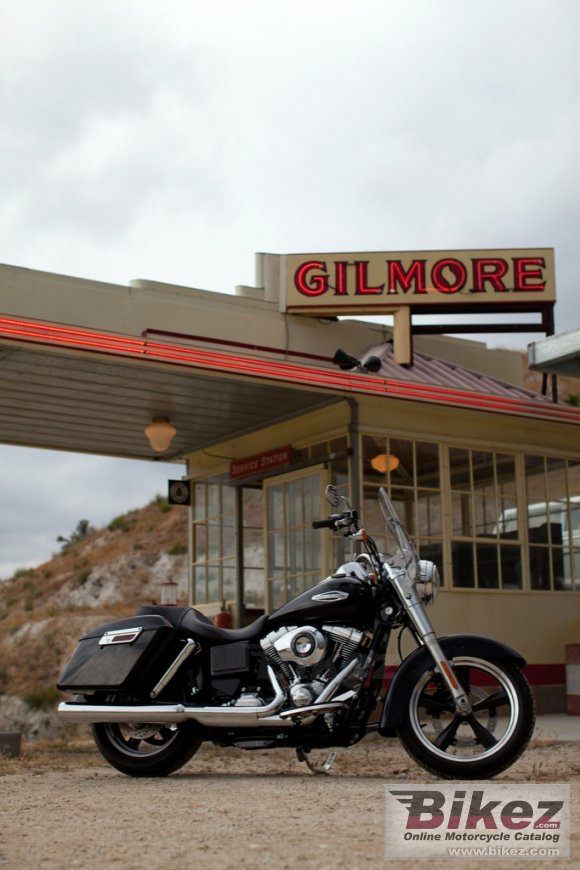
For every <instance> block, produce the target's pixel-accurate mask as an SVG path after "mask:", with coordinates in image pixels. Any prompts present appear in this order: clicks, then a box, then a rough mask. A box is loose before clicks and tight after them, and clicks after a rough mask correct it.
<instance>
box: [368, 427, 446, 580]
mask: <svg viewBox="0 0 580 870" xmlns="http://www.w3.org/2000/svg"><path fill="white" fill-rule="evenodd" d="M363 479H364V511H363V517H364V522H365V525H366V527H367V528H368V530H369V531H370V533H371V534H372V535H373V536H376V537H377V539H378V541H379V543H380V545H381V546H383V547H385V546H386V542H385V541H382V536H383V534H384V524H383V521H382V517H381V515H380V509H379V506H378V501H377V495H378V489H379V487H381V486H383V487H385V488H386V489H387V492H388V493H389V496H390V498H391V500H392V501H393V504H394V506H395V508H396V510H397V513H398V514H399V517H400V518H401V521H402V522H403V523H404V524H405V526H406V529H407V531H408V533H409V535H410V536H411V538H412V539H413V542H414V543H415V546H416V547H417V549H418V550H419V553H420V556H421V558H423V559H431V560H432V561H433V562H435V563H436V564H437V565H438V566H439V569H440V571H441V573H442V575H443V559H442V555H443V553H442V541H443V531H442V528H443V527H442V512H441V477H440V460H439V445H438V444H434V443H432V442H429V441H411V440H407V439H403V438H383V437H377V436H370V435H364V436H363Z"/></svg>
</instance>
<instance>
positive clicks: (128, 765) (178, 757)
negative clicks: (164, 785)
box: [92, 722, 202, 776]
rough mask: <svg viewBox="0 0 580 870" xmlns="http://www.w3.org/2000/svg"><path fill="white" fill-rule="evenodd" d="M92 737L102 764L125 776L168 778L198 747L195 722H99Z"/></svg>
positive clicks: (199, 743) (198, 740)
mask: <svg viewBox="0 0 580 870" xmlns="http://www.w3.org/2000/svg"><path fill="white" fill-rule="evenodd" d="M92 730H93V738H94V740H95V743H96V744H97V747H98V749H99V751H100V753H101V755H102V756H103V758H105V760H106V761H108V762H109V764H111V765H112V766H113V767H115V768H116V769H117V770H120V771H121V773H126V774H127V775H128V776H168V775H169V774H170V773H173V772H174V771H176V770H178V769H179V768H180V767H183V765H184V764H186V763H187V762H188V761H189V759H190V758H192V756H193V755H194V754H195V753H196V752H197V750H198V749H199V747H200V746H201V742H202V741H201V740H200V739H199V738H198V737H197V731H196V726H195V723H193V722H182V723H180V724H179V725H173V724H167V725H165V724H160V723H152V724H147V723H143V724H141V723H138V724H135V723H119V722H99V723H98V724H94V725H93V726H92Z"/></svg>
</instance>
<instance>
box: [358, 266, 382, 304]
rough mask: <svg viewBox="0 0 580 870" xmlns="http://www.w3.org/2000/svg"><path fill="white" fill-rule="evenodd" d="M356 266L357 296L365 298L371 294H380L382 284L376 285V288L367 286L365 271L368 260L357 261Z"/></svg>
mask: <svg viewBox="0 0 580 870" xmlns="http://www.w3.org/2000/svg"><path fill="white" fill-rule="evenodd" d="M355 266H356V290H355V293H356V295H357V296H365V295H367V294H372V293H375V294H376V293H382V292H383V290H384V287H385V285H384V284H378V285H377V286H376V287H369V286H368V284H367V270H368V268H369V261H368V260H357V261H356V263H355Z"/></svg>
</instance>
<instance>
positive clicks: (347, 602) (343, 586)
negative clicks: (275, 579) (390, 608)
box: [268, 563, 375, 630]
mask: <svg viewBox="0 0 580 870" xmlns="http://www.w3.org/2000/svg"><path fill="white" fill-rule="evenodd" d="M353 564H354V563H353ZM343 567H345V568H348V566H343ZM356 568H357V569H359V570H357V571H356V573H355V572H354V571H353V573H347V572H343V571H341V572H340V573H337V574H333V575H332V576H330V577H327V578H326V580H323V581H322V582H321V583H318V585H317V586H314V587H313V588H312V589H308V590H307V591H306V592H302V593H301V594H300V595H297V596H296V598H292V599H291V600H290V601H287V602H286V604H283V605H282V607H279V608H278V610H274V611H273V612H272V613H271V614H270V615H269V617H268V629H270V628H276V627H277V626H279V625H289V624H291V623H292V624H293V623H298V624H300V623H303V622H308V623H309V624H316V623H320V624H322V623H324V622H345V623H348V625H350V626H352V627H353V628H358V629H361V630H364V629H366V628H371V627H372V625H373V622H374V616H375V587H374V586H372V585H371V584H370V583H369V581H368V580H366V579H365V580H363V579H361V578H360V577H358V576H356V574H358V573H360V566H358V565H356Z"/></svg>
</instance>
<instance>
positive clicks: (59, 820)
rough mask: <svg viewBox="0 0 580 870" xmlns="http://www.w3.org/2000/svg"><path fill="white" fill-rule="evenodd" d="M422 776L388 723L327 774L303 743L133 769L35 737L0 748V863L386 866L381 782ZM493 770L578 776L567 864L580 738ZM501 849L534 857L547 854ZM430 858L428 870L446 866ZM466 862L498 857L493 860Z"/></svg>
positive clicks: (579, 856) (166, 868)
mask: <svg viewBox="0 0 580 870" xmlns="http://www.w3.org/2000/svg"><path fill="white" fill-rule="evenodd" d="M319 757H321V758H322V754H320V756H319ZM413 781H420V782H430V783H433V782H434V778H433V777H432V776H430V775H429V774H426V773H425V772H423V771H422V770H421V769H420V768H418V767H417V766H416V765H415V764H414V763H413V762H412V761H411V760H410V759H409V758H408V757H407V755H406V754H405V753H404V751H403V750H402V749H401V747H400V746H399V744H398V742H397V741H394V740H381V739H380V738H378V737H371V738H367V740H365V741H363V742H362V743H361V744H359V745H358V746H356V747H353V748H352V749H350V750H341V751H340V752H339V754H338V756H337V760H336V763H335V766H334V768H333V772H332V773H331V775H329V776H313V775H312V774H311V773H310V772H309V771H308V770H307V769H306V767H305V766H304V765H303V764H299V763H298V762H297V761H296V760H295V755H294V753H293V751H291V750H275V751H271V752H265V751H255V752H242V751H240V750H233V749H232V750H230V749H217V748H215V747H212V746H204V747H202V749H201V750H200V751H199V753H198V754H197V755H196V756H194V758H193V759H192V760H191V761H190V762H189V764H188V765H186V766H185V767H184V768H183V769H182V770H181V771H179V772H178V773H176V774H174V775H173V776H171V777H169V778H166V779H162V780H147V779H131V778H128V777H125V776H123V775H121V774H120V773H118V772H116V771H115V770H113V769H112V768H111V767H109V766H108V765H107V764H106V763H105V762H104V761H103V760H102V759H101V758H100V756H99V755H98V754H97V753H96V751H95V750H94V749H93V747H92V744H90V743H89V742H88V741H76V743H74V744H72V745H69V746H68V747H64V746H62V745H59V744H38V743H36V744H35V743H32V742H30V743H27V744H25V746H24V748H23V754H22V756H21V757H20V758H18V759H8V758H3V757H0V867H1V868H35V870H36V868H38V867H41V868H42V870H56V868H58V870H63V868H65V870H68V868H77V867H82V868H86V870H93V868H94V870H97V868H98V870H102V868H123V870H137V868H139V870H141V868H143V867H147V870H174V868H175V870H182V868H196V870H206V868H208V870H213V868H216V870H234V868H243V870H254V868H256V870H258V868H260V870H261V868H271V867H275V868H276V870H286V868H292V870H294V868H300V870H314V868H316V870H326V868H328V870H330V868H332V870H358V868H361V870H362V868H372V867H377V868H380V867H384V866H386V865H385V861H384V859H383V836H384V818H383V787H384V785H385V784H386V783H391V782H400V783H401V784H404V783H405V782H413ZM494 782H514V783H524V784H525V783H532V782H570V784H571V787H572V816H573V819H572V831H573V834H572V855H573V856H575V859H574V858H573V859H571V860H570V861H559V862H558V864H557V866H558V868H560V867H576V868H578V867H579V866H580V818H579V807H580V743H561V744H557V743H553V742H551V741H540V740H537V741H535V743H533V744H532V745H531V747H530V748H529V749H528V750H527V752H526V753H525V755H524V756H523V758H522V759H520V760H519V761H518V762H517V763H516V764H515V765H514V766H513V767H512V768H511V769H510V770H508V771H507V772H506V773H504V774H502V775H501V776H500V777H498V778H497V779H496V780H494ZM496 863H502V864H503V866H509V867H510V868H518V867H521V868H525V870H530V868H531V867H534V866H541V865H543V864H544V862H537V861H536V862H532V861H522V860H512V859H508V860H506V859H502V861H501V862H496ZM429 864H430V870H436V868H443V867H444V866H448V862H442V861H430V862H429ZM396 866H397V867H400V868H402V870H410V868H412V867H417V866H427V864H424V863H423V862H422V863H421V864H419V865H418V864H417V862H412V861H398V862H396ZM456 866H458V867H459V866H466V864H465V861H462V862H461V865H460V864H459V863H458V864H457V865H456ZM467 866H469V867H470V868H471V867H473V868H477V867H482V868H488V870H489V866H490V861H489V860H488V861H478V862H476V861H473V862H468V863H467ZM546 866H547V862H546Z"/></svg>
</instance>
